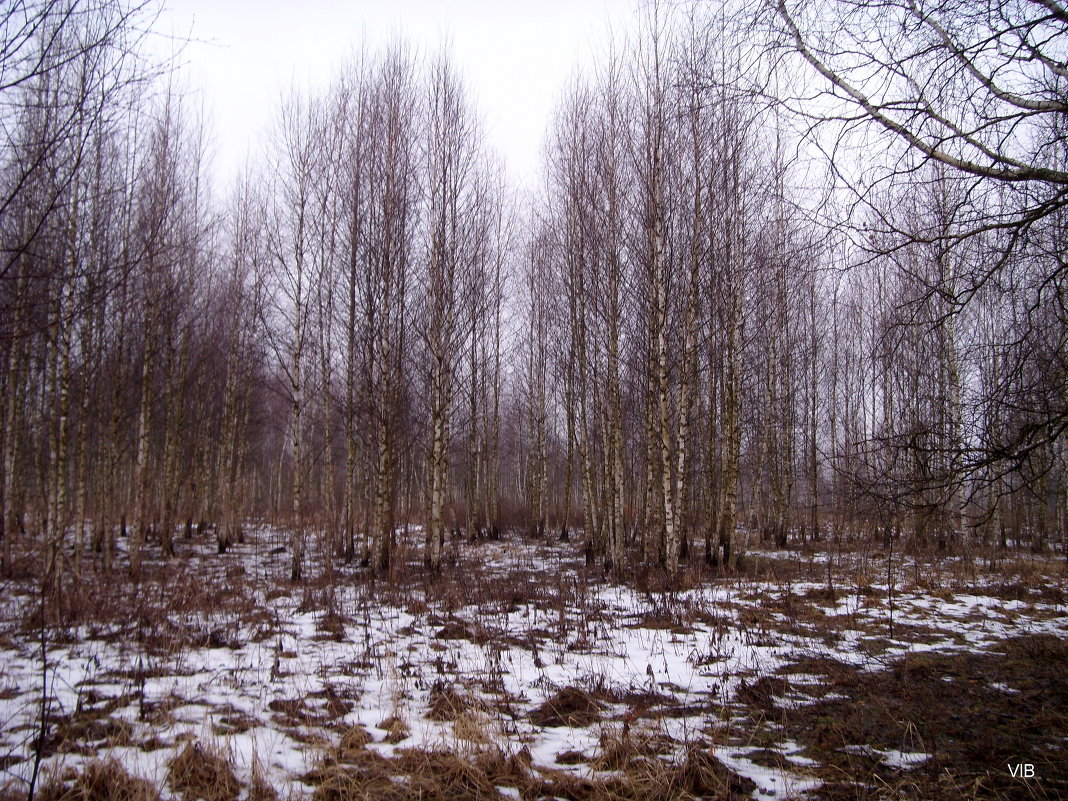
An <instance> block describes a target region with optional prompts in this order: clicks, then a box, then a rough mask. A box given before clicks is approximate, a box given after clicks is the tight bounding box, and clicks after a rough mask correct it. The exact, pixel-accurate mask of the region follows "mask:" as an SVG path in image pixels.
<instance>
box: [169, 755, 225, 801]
mask: <svg viewBox="0 0 1068 801" xmlns="http://www.w3.org/2000/svg"><path fill="white" fill-rule="evenodd" d="M167 781H168V783H169V784H170V786H171V787H173V788H174V789H175V790H176V791H177V792H178V793H179V794H180V795H181V797H182V799H183V801H198V799H199V800H200V801H237V796H238V794H239V793H240V792H241V782H239V781H238V780H237V777H236V776H235V775H234V771H233V768H232V767H231V766H230V761H229V760H228V759H227V758H226V757H224V756H223V755H222V754H220V753H218V752H217V751H215V750H213V749H209V748H205V747H203V746H201V745H200V743H187V744H186V746H185V748H183V749H182V750H181V752H180V753H179V754H178V755H177V756H176V757H174V759H172V760H171V762H170V766H169V768H168V771H167Z"/></svg>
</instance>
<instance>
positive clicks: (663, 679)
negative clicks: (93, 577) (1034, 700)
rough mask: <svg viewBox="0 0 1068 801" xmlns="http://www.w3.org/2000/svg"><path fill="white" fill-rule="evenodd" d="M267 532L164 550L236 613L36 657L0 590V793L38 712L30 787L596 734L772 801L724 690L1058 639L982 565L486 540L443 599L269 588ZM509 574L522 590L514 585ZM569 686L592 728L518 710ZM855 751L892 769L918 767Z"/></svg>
mask: <svg viewBox="0 0 1068 801" xmlns="http://www.w3.org/2000/svg"><path fill="white" fill-rule="evenodd" d="M279 539H280V538H279V537H278V535H277V534H276V533H273V532H269V531H263V532H260V535H259V536H256V537H253V538H251V539H250V541H249V542H248V543H247V544H245V545H241V546H237V547H236V548H235V549H234V550H233V551H232V552H231V553H229V554H227V555H225V556H215V555H214V554H211V553H210V549H209V547H208V544H206V543H205V544H204V545H203V546H199V545H193V544H189V543H183V546H184V547H185V548H186V550H187V552H192V553H193V554H194V555H195V557H196V559H198V560H199V563H200V564H202V565H203V566H204V567H203V569H204V570H207V571H215V576H214V577H212V578H209V579H208V580H207V582H206V583H207V585H210V583H211V581H218V582H230V583H231V584H232V585H235V586H236V585H240V590H239V592H240V593H242V594H243V598H244V602H245V603H244V604H243V605H241V604H221V605H220V608H213V607H212V605H211V604H200V605H199V606H195V605H189V606H184V605H176V607H175V608H173V609H169V608H168V607H167V605H166V601H163V602H162V607H161V609H160V610H158V611H159V614H156V615H154V616H152V617H151V619H150V620H149V621H148V622H145V620H144V616H141V617H140V618H139V622H138V623H137V624H136V625H135V624H134V622H133V621H134V619H135V618H137V617H138V610H136V609H133V608H131V609H130V610H129V616H128V618H127V619H125V620H124V619H123V618H122V616H121V615H120V616H117V617H113V618H111V619H109V620H106V621H103V622H93V621H92V620H91V618H89V617H87V618H85V619H84V620H83V622H79V623H78V624H77V625H76V626H73V627H67V628H65V629H63V630H46V632H45V638H44V644H45V647H44V660H43V661H42V647H41V636H40V631H39V630H35V629H34V627H33V626H32V625H29V624H28V623H27V622H26V621H27V619H28V616H29V614H30V610H31V609H32V608H33V605H34V603H35V600H34V599H33V596H32V595H31V594H30V593H31V590H32V588H30V587H20V586H19V585H17V584H10V585H8V587H7V588H6V590H5V591H4V594H3V595H2V596H0V603H2V622H0V768H2V769H3V771H2V772H0V788H2V787H3V786H4V785H5V783H7V784H8V785H9V786H10V787H11V788H12V789H15V790H16V791H17V790H18V789H19V788H21V787H24V786H25V782H26V781H28V780H29V778H30V775H31V773H32V771H33V769H34V743H35V742H36V740H37V738H38V734H39V730H40V722H41V718H42V715H41V712H42V699H45V700H44V703H45V705H46V709H47V716H46V719H47V720H48V721H49V726H48V728H49V735H50V739H48V740H46V742H48V743H49V745H48V746H47V747H46V748H45V752H44V753H45V754H47V757H46V758H45V759H43V761H42V766H41V767H42V775H43V776H59V775H61V774H62V773H63V772H64V771H65V770H67V769H69V768H75V769H77V768H79V767H80V766H81V765H82V764H83V763H85V762H86V761H88V760H91V759H93V758H95V757H98V756H109V755H110V756H114V757H116V758H118V759H119V760H120V762H121V763H122V764H123V765H124V766H125V767H126V768H127V769H128V770H129V771H130V772H131V773H133V774H135V775H138V776H142V777H145V778H147V779H149V780H151V781H152V782H154V783H155V784H157V786H159V787H161V788H164V789H165V786H166V775H167V765H168V763H169V761H170V760H171V759H173V758H174V756H175V754H176V753H177V751H178V750H179V749H181V748H182V747H183V746H184V744H185V743H186V742H189V741H196V742H199V743H202V744H205V745H206V746H208V747H211V748H215V749H217V750H219V751H220V752H221V753H223V754H226V755H228V756H229V758H230V759H231V761H232V763H233V765H234V768H235V771H236V773H237V775H238V776H239V777H240V778H242V780H247V779H248V777H249V776H251V775H252V772H253V770H254V767H255V769H256V770H257V771H259V772H260V773H261V774H262V775H264V776H265V777H266V778H267V780H268V781H269V783H271V784H272V785H274V786H275V787H276V788H277V789H278V791H279V793H280V795H281V797H283V798H285V797H287V796H289V795H291V796H293V797H302V796H304V795H308V794H310V792H311V789H310V787H309V786H308V784H306V783H305V782H303V781H301V779H302V777H306V775H307V774H308V773H309V771H312V770H313V769H314V768H315V767H316V766H317V765H319V764H321V762H322V758H323V753H324V749H326V748H329V747H331V746H332V745H335V744H336V743H337V742H338V741H339V740H340V738H341V737H342V736H343V735H344V733H345V732H346V731H348V730H350V729H352V728H353V727H362V728H363V729H365V730H366V731H367V732H369V733H370V734H371V736H372V738H373V742H372V743H370V744H369V745H368V748H370V749H373V750H376V751H378V752H380V753H382V754H383V755H386V756H392V755H394V754H395V753H397V750H398V749H408V748H419V747H422V748H427V749H432V750H450V751H455V752H460V753H466V752H471V751H473V750H476V749H478V748H480V747H485V746H486V745H488V744H493V745H496V746H499V747H501V748H502V749H504V750H505V751H506V752H508V753H517V752H518V751H519V750H520V749H523V748H525V749H527V750H528V751H529V754H530V757H531V759H532V763H533V765H534V766H535V767H543V768H551V769H556V770H562V771H569V772H572V773H577V774H581V775H583V776H591V775H594V774H595V773H596V766H597V764H596V757H597V755H598V754H599V753H601V752H602V750H603V749H604V748H605V743H606V742H608V741H609V740H611V739H612V738H615V739H618V737H619V736H620V732H621V731H623V730H625V731H626V732H627V733H628V735H629V736H630V737H631V738H635V739H637V738H639V737H643V738H646V739H647V740H648V741H649V742H656V743H659V744H660V746H659V753H660V756H661V757H662V758H663V759H665V760H670V759H676V758H681V757H682V756H683V755H684V753H685V750H686V749H687V748H688V747H692V746H694V745H695V744H697V745H700V746H703V747H706V748H709V747H710V748H712V750H713V753H714V754H715V756H716V757H717V758H718V759H719V760H720V762H722V763H723V764H724V765H726V766H727V767H728V768H730V769H731V770H733V771H735V772H736V773H737V774H739V775H742V776H746V777H748V778H750V779H752V781H753V782H755V784H756V790H755V791H753V793H752V795H753V797H754V798H757V799H769V800H770V799H784V798H790V797H797V796H799V795H803V794H804V793H805V792H808V791H812V790H814V789H816V788H818V786H819V785H820V780H819V779H818V778H816V776H815V772H814V767H815V763H814V761H813V760H812V759H811V758H809V757H807V756H805V755H804V754H803V753H802V750H803V749H802V748H800V747H799V746H798V745H797V744H796V743H792V742H789V741H779V742H776V743H773V744H772V745H771V746H770V748H771V750H772V751H775V752H777V753H779V754H781V756H782V759H781V761H780V762H779V764H778V765H776V766H775V767H768V766H767V760H766V759H765V760H762V761H760V762H758V761H754V759H755V757H753V758H750V757H752V756H753V752H755V751H757V750H762V751H767V750H768V747H769V746H766V745H762V746H761V747H760V749H757V748H756V746H754V745H753V744H752V743H751V742H749V740H751V737H752V734H751V728H747V725H746V721H747V720H749V716H748V713H747V710H746V705H745V703H744V697H743V696H744V694H745V692H746V691H748V690H750V688H752V687H753V685H754V684H755V683H756V682H757V681H758V680H760V679H761V678H762V677H771V676H776V675H777V674H779V673H780V672H781V671H782V670H783V669H785V668H788V667H789V666H790V665H793V664H794V663H797V662H799V661H801V660H803V659H830V660H834V661H835V662H838V663H842V664H844V665H847V666H848V665H852V666H857V667H859V668H860V669H862V670H870V671H879V670H883V669H885V668H886V666H887V665H888V664H890V663H891V662H893V661H894V660H895V659H899V658H901V657H902V656H904V655H908V654H912V653H920V652H937V653H946V652H954V651H962V652H964V651H968V652H971V651H981V650H983V649H987V648H990V647H991V646H992V645H994V644H996V643H998V642H1000V641H1003V640H1005V639H1006V638H1009V637H1013V636H1017V635H1020V634H1024V633H1049V634H1053V635H1055V636H1057V637H1062V638H1063V637H1066V636H1068V610H1066V608H1065V606H1064V604H1063V603H1057V602H1055V600H1049V599H1046V598H1045V597H1044V596H1039V595H1037V594H1036V596H1035V598H1024V599H1016V600H1002V599H1001V598H999V597H997V596H996V595H993V594H987V593H985V592H984V589H983V588H984V581H986V580H985V579H983V578H982V577H981V576H979V577H976V578H975V579H974V580H969V582H968V586H967V587H966V588H964V590H965V591H952V592H950V591H946V590H945V589H943V590H940V591H938V592H934V591H930V590H926V589H923V588H922V587H920V586H919V585H917V583H916V582H915V581H912V580H911V579H910V577H911V576H912V575H913V574H914V573H915V574H918V573H919V571H911V572H910V568H909V567H908V566H907V565H902V566H900V567H898V568H895V569H894V570H891V571H890V573H889V574H888V573H887V571H886V569H885V562H883V563H882V564H881V565H875V566H873V567H872V568H871V569H870V570H867V571H864V570H863V569H860V568H858V569H853V570H846V571H841V572H840V573H839V583H838V584H837V585H836V586H834V587H833V589H829V585H828V582H827V581H826V580H822V581H792V582H785V581H775V580H764V581H758V580H753V579H735V580H730V581H726V580H724V581H716V582H706V583H704V584H701V585H699V586H697V587H695V588H691V589H687V590H685V591H678V592H671V593H652V592H642V591H639V590H637V589H634V588H630V587H626V586H619V585H614V584H611V583H607V582H604V581H594V580H592V579H587V578H585V577H584V576H582V575H580V571H579V570H578V569H577V568H575V566H574V565H575V564H577V562H572V561H568V560H567V559H566V558H564V557H559V558H558V557H556V556H554V555H553V554H554V553H555V550H554V548H556V547H559V548H564V547H565V546H562V545H561V546H555V545H554V546H547V545H544V544H542V545H538V546H534V545H530V544H527V543H522V542H519V541H515V540H509V539H505V540H502V541H497V542H486V543H480V544H478V545H476V546H472V549H471V552H470V553H468V555H466V556H465V559H466V560H468V565H467V567H464V568H463V570H468V571H470V572H469V573H467V574H465V575H469V576H470V581H469V582H467V583H466V584H465V582H456V583H455V584H459V585H461V586H466V587H467V589H468V590H469V592H467V593H464V594H458V593H457V592H456V591H455V589H451V590H449V591H439V589H440V588H436V587H429V588H424V589H420V588H419V586H418V585H417V586H416V587H415V588H410V589H409V590H407V591H405V592H404V593H398V592H395V591H392V590H389V589H388V588H386V587H385V586H384V585H383V584H382V583H379V584H377V585H371V584H370V583H368V582H367V581H365V580H363V579H359V580H357V579H356V578H354V577H353V576H351V575H342V574H338V575H336V576H335V577H334V580H333V581H332V582H331V584H326V583H325V582H322V581H318V582H317V583H316V587H317V589H313V590H309V589H308V588H302V587H300V586H290V585H288V584H287V583H285V582H284V581H282V578H283V577H284V573H285V568H286V564H285V557H284V556H279V555H278V554H273V553H272V547H273V546H274V545H275V544H276V543H277V542H278V541H279ZM180 558H181V557H180ZM773 558H776V559H779V560H783V561H784V562H785V561H787V560H795V559H804V558H806V557H802V556H799V555H798V554H796V553H793V552H789V551H784V552H781V553H776V554H774V555H773ZM554 560H556V561H555V563H553V562H554ZM813 561H814V563H816V564H818V565H819V568H818V570H817V571H816V575H819V572H820V571H823V572H825V573H826V572H827V571H826V567H825V566H824V565H825V563H826V558H822V557H821V558H820V559H819V560H813ZM545 562H549V563H548V564H545ZM472 565H473V566H474V567H472ZM539 571H540V572H539ZM531 574H533V575H535V576H537V575H541V576H543V579H542V581H541V582H540V583H538V582H535V583H534V584H533V585H532V584H531V583H530V578H529V577H530V575H531ZM842 575H846V576H852V577H853V580H852V581H846V580H841V576H842ZM888 576H889V578H890V580H891V581H892V583H888V582H887V578H888ZM858 577H861V578H858ZM880 577H881V579H882V580H879V579H880ZM869 580H870V581H869ZM998 580H1003V577H1001V578H999V579H998ZM990 581H994V579H993V578H991V579H990ZM524 582H525V583H524ZM455 584H454V586H455ZM509 587H512V588H513V589H514V591H512V592H508V591H502V588H504V589H505V590H507V589H508V588H509ZM172 589H173V588H172ZM231 590H234V587H233V586H232V587H231ZM161 592H162V590H161ZM234 592H238V590H234ZM891 602H892V612H891ZM168 637H170V640H168ZM168 641H170V642H173V645H172V646H168V645H167V643H168ZM821 681H822V679H821V677H820V676H812V675H805V674H804V673H801V672H794V673H792V674H791V675H790V680H789V683H788V688H784V689H783V695H782V697H776V698H775V701H776V703H778V704H779V706H780V707H781V708H783V709H790V708H796V707H798V706H804V705H806V704H811V703H814V702H815V700H816V699H817V698H826V697H828V693H829V692H830V690H829V688H827V687H824V686H821ZM569 687H571V688H577V689H579V690H581V691H582V692H583V693H585V694H587V695H588V697H589V698H591V699H593V700H594V701H595V703H596V705H597V708H596V711H595V713H594V714H593V715H592V716H591V717H592V718H593V719H592V720H588V721H587V720H582V721H578V720H576V721H571V723H572V725H557V726H550V725H537V724H536V723H535V722H533V721H532V719H531V713H532V712H534V711H535V710H537V709H538V708H539V707H541V705H543V704H544V703H545V702H546V701H547V700H548V699H552V698H553V697H554V696H555V694H556V693H558V692H559V691H560V690H562V689H564V688H569ZM832 689H833V688H832ZM1003 691H1004V692H1006V693H1011V692H1013V688H1012V687H1008V686H1006V687H1004V688H1003ZM443 692H444V693H447V694H448V697H449V698H453V699H459V701H457V702H456V704H457V709H456V710H454V712H455V714H445V715H442V714H435V713H434V712H432V709H433V706H434V700H435V697H438V696H441V695H442V693H443ZM830 697H833V696H830ZM534 717H535V718H536V717H537V715H535V716H534ZM749 722H750V723H751V720H750V721H749ZM855 747H856V748H857V749H860V751H859V752H863V753H865V754H868V755H873V758H875V759H878V760H881V761H882V763H883V764H884V765H886V766H888V767H891V768H898V769H902V770H908V769H911V768H914V767H916V766H917V765H921V764H922V763H923V762H924V761H925V760H926V759H927V758H928V756H929V755H928V754H925V753H923V752H903V751H892V750H885V749H884V750H879V749H876V748H874V747H873V746H871V745H870V744H868V743H856V744H855ZM865 749H866V750H865ZM859 752H858V753H859ZM576 753H577V754H578V755H579V757H578V758H576V757H575V755H576ZM562 756H564V757H565V758H564V759H563V760H562V761H561V757H562ZM591 763H593V764H591ZM165 792H166V791H165ZM503 792H504V794H505V795H506V796H507V795H511V794H513V793H517V792H518V791H516V790H515V789H514V788H505V791H503Z"/></svg>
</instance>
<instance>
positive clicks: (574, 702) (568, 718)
mask: <svg viewBox="0 0 1068 801" xmlns="http://www.w3.org/2000/svg"><path fill="white" fill-rule="evenodd" d="M600 719H601V707H600V704H598V703H597V701H595V700H594V698H593V696H591V695H590V694H589V693H587V692H583V691H582V690H580V689H579V688H578V687H565V688H564V689H562V690H560V691H559V692H558V693H556V694H555V695H553V696H552V697H551V698H549V699H547V700H546V701H545V703H543V704H542V705H541V706H539V707H538V708H537V709H535V710H534V711H533V712H531V713H530V722H531V723H533V724H534V725H535V726H587V725H589V724H590V723H593V722H594V721H597V720H600Z"/></svg>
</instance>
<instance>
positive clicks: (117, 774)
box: [35, 759, 160, 801]
mask: <svg viewBox="0 0 1068 801" xmlns="http://www.w3.org/2000/svg"><path fill="white" fill-rule="evenodd" d="M159 797H160V796H159V791H158V790H157V789H156V788H155V786H153V784H152V783H151V782H148V781H146V780H144V779H140V778H137V777H136V776H132V775H130V774H129V773H128V772H127V771H126V769H125V768H123V766H122V765H121V764H119V762H118V760H116V759H107V760H97V759H95V760H93V761H92V762H89V763H88V764H87V765H86V766H85V768H84V770H83V771H82V772H81V773H79V774H78V775H77V776H75V777H74V778H73V779H70V780H68V781H67V782H58V781H54V782H49V783H48V784H46V785H45V786H44V787H42V788H41V790H40V791H39V792H38V793H37V794H36V796H35V798H37V799H39V801H159Z"/></svg>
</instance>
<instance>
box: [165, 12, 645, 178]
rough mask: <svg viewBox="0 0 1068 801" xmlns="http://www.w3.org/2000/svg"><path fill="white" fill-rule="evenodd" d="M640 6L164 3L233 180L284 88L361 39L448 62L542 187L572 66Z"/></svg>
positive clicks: (322, 76)
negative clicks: (447, 47)
mask: <svg viewBox="0 0 1068 801" xmlns="http://www.w3.org/2000/svg"><path fill="white" fill-rule="evenodd" d="M636 6H637V0H614V1H613V0H362V1H361V0H351V1H350V2H344V0H304V2H291V1H290V2H287V1H286V0H168V10H167V12H166V13H165V15H164V18H163V20H161V23H162V25H161V26H160V27H161V28H162V29H163V30H164V31H172V32H173V33H174V34H175V35H176V36H179V37H182V36H185V35H190V36H191V37H192V38H193V41H192V42H191V43H189V44H188V45H186V46H185V49H184V50H183V52H182V60H183V61H184V62H186V63H187V65H188V68H189V69H188V73H187V74H188V76H189V81H190V83H191V84H192V86H193V88H196V89H199V90H201V91H202V92H203V97H204V103H205V107H206V109H207V112H208V115H209V118H210V120H211V126H212V130H213V132H214V136H213V142H214V145H215V153H216V155H215V172H216V175H217V177H219V178H221V179H222V180H223V181H226V180H228V179H229V178H230V176H232V174H233V173H234V171H235V170H236V169H237V168H238V167H240V166H241V164H243V162H244V159H245V154H246V153H248V152H249V150H250V148H251V149H252V155H253V157H255V156H256V155H257V154H258V152H259V151H258V150H257V148H259V147H260V146H261V142H262V134H263V131H264V130H265V128H266V127H267V126H268V124H269V123H270V121H271V119H272V117H273V115H274V113H275V111H276V108H277V106H278V101H279V98H280V96H281V93H282V92H283V90H285V89H288V88H289V87H290V86H292V85H293V84H294V83H296V84H297V85H302V86H303V85H308V84H312V85H325V84H326V83H327V82H328V81H329V78H330V75H331V73H332V72H333V70H334V69H335V68H336V67H337V65H338V64H339V63H341V62H342V61H343V60H344V59H345V58H346V56H347V55H348V54H349V53H351V52H352V51H353V50H355V49H356V48H357V47H358V45H359V43H360V42H361V41H363V40H364V39H365V38H366V41H367V42H368V43H369V44H370V45H372V46H375V45H379V44H383V43H386V42H388V41H390V40H391V39H393V38H395V37H396V36H397V35H398V34H399V35H401V36H403V37H404V38H405V39H407V41H409V42H411V43H412V44H413V45H415V46H417V47H419V48H420V49H421V50H422V51H423V52H433V51H435V50H436V49H437V48H438V47H439V45H440V44H441V43H442V42H445V41H447V40H451V47H452V52H453V55H454V57H455V60H456V62H457V64H458V65H459V67H460V68H461V69H462V71H463V72H464V74H465V76H466V78H467V82H468V86H469V87H470V89H471V91H472V93H473V95H474V96H475V97H476V100H477V106H478V109H479V111H480V112H481V113H482V115H483V117H484V119H485V122H486V124H487V132H488V135H489V139H490V142H491V143H492V144H493V146H494V147H496V148H497V149H498V150H499V151H500V152H501V153H502V154H503V155H504V158H505V160H506V162H507V163H508V167H509V171H510V172H511V174H512V176H513V178H514V179H515V180H517V181H520V182H522V183H523V184H525V185H527V186H529V185H530V184H531V182H532V181H534V180H535V179H536V175H537V167H538V164H539V161H540V157H541V156H540V154H541V147H542V142H543V139H544V135H545V128H546V125H547V123H548V121H549V120H550V118H551V114H552V111H553V109H554V107H555V106H556V102H557V100H558V98H559V97H560V94H561V92H562V90H563V88H564V87H565V85H566V83H567V81H568V80H569V78H570V77H571V75H572V74H573V73H574V71H575V70H576V68H578V67H579V66H580V65H582V64H584V63H585V64H589V63H590V61H591V60H592V59H593V58H594V57H595V56H596V55H597V53H599V52H601V51H603V50H604V49H605V48H606V47H607V45H608V43H609V41H610V39H611V38H612V36H616V37H618V36H620V35H622V34H623V33H624V32H625V31H626V30H629V29H630V28H631V27H633V25H634V24H635V21H636V12H635V8H636Z"/></svg>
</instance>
